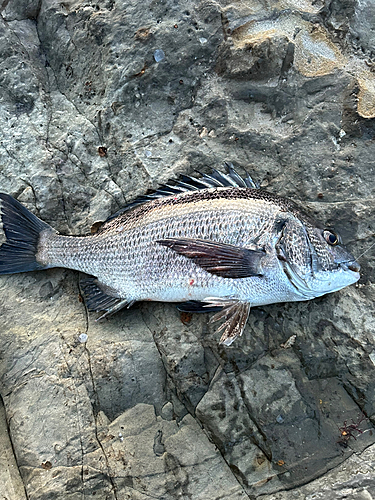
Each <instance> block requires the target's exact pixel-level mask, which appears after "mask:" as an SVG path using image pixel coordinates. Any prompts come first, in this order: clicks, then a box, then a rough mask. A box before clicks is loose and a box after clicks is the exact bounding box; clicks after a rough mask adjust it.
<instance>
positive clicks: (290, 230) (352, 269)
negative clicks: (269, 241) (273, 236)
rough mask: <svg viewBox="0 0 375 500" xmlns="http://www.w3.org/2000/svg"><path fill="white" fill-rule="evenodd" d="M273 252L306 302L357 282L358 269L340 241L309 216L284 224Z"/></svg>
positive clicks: (358, 266)
mask: <svg viewBox="0 0 375 500" xmlns="http://www.w3.org/2000/svg"><path fill="white" fill-rule="evenodd" d="M276 250H277V255H278V258H279V261H280V264H281V265H282V267H283V269H284V272H285V274H286V275H287V277H288V279H289V281H290V282H291V284H292V285H293V286H294V288H295V289H296V290H297V291H298V292H299V293H300V295H301V296H302V297H304V298H306V299H308V298H314V297H319V296H321V295H324V294H326V293H331V292H335V291H337V290H340V289H341V288H344V287H346V286H348V285H351V284H353V283H355V282H357V281H358V280H359V278H360V275H359V271H360V265H359V264H358V262H357V261H356V260H355V258H354V257H353V255H352V254H351V253H350V252H349V251H348V250H347V249H346V248H345V247H344V245H343V244H342V241H341V237H340V236H339V235H338V234H337V233H336V232H334V231H333V230H331V229H325V228H322V227H321V226H320V225H319V224H318V223H315V221H313V220H312V219H311V218H310V217H308V216H306V217H305V218H304V219H302V220H300V219H299V218H297V217H292V218H291V219H290V220H289V221H287V222H286V223H285V225H284V227H283V230H282V235H281V237H280V239H279V241H278V243H277V245H276Z"/></svg>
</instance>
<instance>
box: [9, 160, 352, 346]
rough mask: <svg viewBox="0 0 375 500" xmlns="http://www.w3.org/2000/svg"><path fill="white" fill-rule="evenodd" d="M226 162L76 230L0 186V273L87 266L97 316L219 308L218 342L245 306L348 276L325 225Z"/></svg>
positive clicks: (336, 285)
mask: <svg viewBox="0 0 375 500" xmlns="http://www.w3.org/2000/svg"><path fill="white" fill-rule="evenodd" d="M227 167H228V173H227V174H222V173H220V172H219V171H217V170H215V171H214V172H213V173H212V174H211V175H209V174H204V175H203V176H202V177H201V178H200V179H196V178H189V177H187V176H184V177H183V180H182V181H181V182H176V183H174V184H173V186H172V185H171V184H170V183H169V184H167V185H165V186H162V187H161V188H160V189H159V190H157V191H156V192H155V193H154V194H151V195H147V196H144V197H141V198H139V199H137V200H135V201H134V202H132V203H130V204H129V206H127V207H125V208H124V209H122V210H121V211H119V212H118V213H117V214H115V215H114V216H111V217H110V218H109V219H108V220H107V221H106V222H105V223H103V225H102V226H101V227H100V228H99V230H98V232H97V233H96V234H94V235H90V236H84V237H76V236H62V235H59V234H58V233H57V232H56V231H54V230H53V229H52V228H51V227H50V226H48V225H47V224H45V223H44V222H42V221H40V220H39V219H38V218H37V217H36V216H34V215H33V214H31V213H30V212H29V211H27V210H26V209H25V208H24V207H23V206H22V205H21V204H20V203H18V202H17V201H16V200H14V199H13V198H11V197H10V196H9V195H5V194H0V202H1V205H0V206H1V220H2V223H3V227H4V232H5V236H6V242H5V243H4V244H3V245H2V246H1V247H0V273H1V274H10V273H13V272H22V271H28V270H33V269H46V268H50V267H65V268H70V269H75V270H79V271H82V272H84V273H87V274H88V275H90V276H89V277H87V278H85V279H84V280H83V281H82V284H81V286H82V291H83V293H84V295H85V296H86V301H87V305H88V307H89V308H90V309H92V310H96V311H103V312H105V314H104V316H106V315H108V314H111V313H113V312H115V311H117V310H118V309H120V308H121V307H124V306H129V305H130V304H132V303H134V302H135V301H140V300H156V301H169V302H182V303H183V304H182V305H181V306H180V307H181V308H182V309H183V310H185V311H188V310H189V307H190V308H191V309H190V310H192V311H194V312H196V311H199V312H204V311H205V310H207V308H210V309H212V310H215V309H216V310H220V311H221V312H220V313H217V314H216V315H215V316H214V319H215V318H216V319H220V320H223V323H222V325H221V327H220V328H219V330H224V331H223V334H222V337H221V342H222V343H224V344H226V345H230V344H231V343H232V342H233V340H234V338H235V337H237V336H238V335H241V334H242V331H243V328H244V326H245V324H246V320H247V316H248V314H249V310H250V306H257V305H265V304H270V303H276V302H285V301H300V300H307V299H311V298H314V297H318V296H320V295H324V294H325V293H329V292H331V291H336V290H338V289H340V288H343V287H344V286H346V285H349V284H351V283H354V282H355V281H357V280H358V278H359V265H358V264H357V263H356V262H355V260H354V258H353V256H352V255H350V253H349V252H347V250H346V249H345V248H344V247H343V246H342V245H341V244H340V242H339V238H338V237H337V238H336V234H335V233H334V232H332V231H331V230H327V229H322V227H321V226H320V225H319V224H317V223H315V221H314V220H313V219H312V218H311V217H310V216H309V215H307V214H306V213H305V212H304V211H303V210H301V209H300V208H299V207H298V206H297V205H296V204H294V203H293V202H292V201H290V200H287V199H284V198H281V197H279V196H277V195H275V194H273V193H268V192H266V191H262V190H260V189H257V188H255V184H254V183H253V181H252V180H251V178H250V177H249V176H248V177H247V178H245V179H243V180H242V179H241V177H239V175H238V174H237V173H236V172H235V171H234V169H233V167H232V166H231V165H228V166H227ZM336 239H337V241H336Z"/></svg>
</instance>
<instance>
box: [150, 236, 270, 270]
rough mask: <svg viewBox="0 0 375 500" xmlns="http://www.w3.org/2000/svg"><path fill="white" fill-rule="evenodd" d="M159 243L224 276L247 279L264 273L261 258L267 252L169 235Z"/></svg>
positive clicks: (158, 241)
mask: <svg viewBox="0 0 375 500" xmlns="http://www.w3.org/2000/svg"><path fill="white" fill-rule="evenodd" d="M157 243H159V244H160V245H163V246H165V247H168V248H171V249H172V250H174V251H175V252H177V253H178V254H180V255H184V256H185V257H187V258H189V259H191V260H193V261H194V262H195V263H196V264H198V265H199V266H200V267H202V268H203V269H204V270H205V271H207V272H209V273H212V274H216V275H217V276H221V277H223V278H247V277H249V276H260V275H262V266H261V263H260V261H261V259H262V257H264V255H265V251H264V250H262V249H261V248H259V249H255V250H251V249H248V248H243V247H237V246H234V245H227V244H225V243H217V242H214V241H209V240H199V239H190V238H168V239H164V240H157Z"/></svg>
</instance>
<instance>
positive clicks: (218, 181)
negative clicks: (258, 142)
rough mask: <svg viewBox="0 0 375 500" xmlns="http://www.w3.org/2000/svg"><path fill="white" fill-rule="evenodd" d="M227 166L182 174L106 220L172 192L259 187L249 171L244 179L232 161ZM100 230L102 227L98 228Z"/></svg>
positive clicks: (140, 197)
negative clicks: (223, 169)
mask: <svg viewBox="0 0 375 500" xmlns="http://www.w3.org/2000/svg"><path fill="white" fill-rule="evenodd" d="M225 166H226V168H227V173H226V174H224V173H223V172H220V171H219V170H216V169H215V168H214V169H213V170H212V173H211V174H202V173H201V172H199V171H197V172H198V173H199V174H200V175H201V176H202V177H199V178H196V177H192V176H190V175H181V176H180V180H177V181H176V180H173V179H170V180H169V181H168V182H167V183H166V184H162V185H161V186H160V187H159V188H158V189H157V190H156V191H155V192H154V193H150V194H146V195H142V196H139V197H138V198H136V199H135V200H134V201H132V202H130V203H129V204H128V205H126V206H125V207H124V208H121V209H120V210H118V211H117V212H116V213H114V214H113V215H111V216H110V217H108V219H107V220H106V221H105V222H103V225H104V224H105V223H106V222H109V221H110V220H112V219H114V218H116V217H118V216H119V215H122V214H123V213H125V212H128V211H129V210H131V209H133V208H135V207H138V206H139V205H143V204H144V203H147V202H148V201H152V200H156V199H157V198H163V197H164V196H170V195H172V194H179V193H184V192H186V191H199V190H200V189H208V188H213V187H215V188H216V187H241V188H252V189H259V186H258V185H257V184H256V183H255V182H254V181H253V179H252V178H251V177H250V175H249V173H247V172H246V174H247V176H246V177H245V178H244V179H243V178H242V177H241V176H240V175H239V174H238V173H237V172H236V171H235V169H234V166H233V164H232V163H225ZM98 232H100V229H99V230H98Z"/></svg>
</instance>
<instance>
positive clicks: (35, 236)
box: [0, 193, 54, 274]
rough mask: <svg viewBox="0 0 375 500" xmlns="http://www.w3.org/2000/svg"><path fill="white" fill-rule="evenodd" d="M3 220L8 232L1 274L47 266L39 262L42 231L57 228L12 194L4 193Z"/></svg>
mask: <svg viewBox="0 0 375 500" xmlns="http://www.w3.org/2000/svg"><path fill="white" fill-rule="evenodd" d="M0 222H1V223H2V229H3V231H4V235H5V238H6V240H5V242H4V243H3V244H2V245H1V226H0V245H1V246H0V274H14V273H22V272H26V271H35V270H37V269H46V267H47V266H44V265H42V264H40V263H39V262H37V260H36V254H37V252H38V241H39V236H40V233H41V232H42V231H45V230H48V231H54V230H53V229H52V227H51V226H49V225H48V224H46V223H45V222H43V221H41V220H40V219H38V217H36V215H34V214H32V213H31V212H30V211H29V210H27V208H25V207H24V206H22V205H21V203H20V202H19V201H17V200H15V199H14V198H12V196H10V195H9V194H4V193H0Z"/></svg>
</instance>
